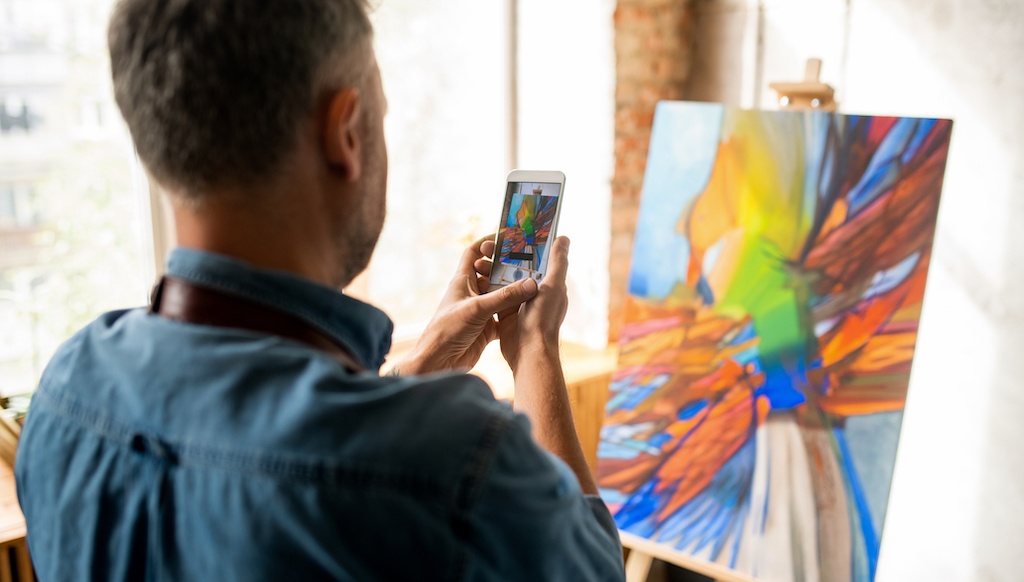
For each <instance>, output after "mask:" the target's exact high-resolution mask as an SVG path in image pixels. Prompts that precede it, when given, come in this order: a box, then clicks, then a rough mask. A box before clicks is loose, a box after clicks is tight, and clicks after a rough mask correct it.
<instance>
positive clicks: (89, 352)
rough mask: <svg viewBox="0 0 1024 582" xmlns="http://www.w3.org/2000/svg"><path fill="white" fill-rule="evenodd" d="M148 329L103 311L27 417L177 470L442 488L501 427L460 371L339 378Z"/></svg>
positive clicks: (302, 363)
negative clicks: (167, 458)
mask: <svg viewBox="0 0 1024 582" xmlns="http://www.w3.org/2000/svg"><path fill="white" fill-rule="evenodd" d="M154 319H155V318H153V317H151V316H147V314H146V313H145V312H144V311H129V312H113V313H110V314H106V315H104V316H102V317H100V318H99V319H97V320H96V321H94V322H93V323H91V324H90V325H89V326H87V327H86V328H85V329H83V330H82V331H80V332H79V333H78V334H76V335H75V336H74V337H73V338H71V339H70V340H68V342H66V343H65V344H64V345H63V346H61V348H60V349H59V350H58V351H57V353H56V354H55V356H54V358H53V360H52V361H51V363H50V365H49V366H48V368H47V371H46V373H45V374H44V378H43V382H42V384H41V391H40V393H41V394H42V395H43V398H40V399H39V401H38V404H39V407H38V408H39V409H40V412H42V411H43V410H46V411H47V414H50V415H54V414H56V415H58V416H61V417H63V418H64V420H62V421H60V422H70V423H74V424H77V425H79V426H80V427H81V428H82V429H84V430H87V431H90V432H92V433H95V434H97V435H98V436H101V437H103V436H108V437H109V436H110V435H114V436H115V437H116V436H117V435H122V436H123V435H130V434H134V433H139V432H142V433H145V434H152V436H153V437H154V438H158V439H160V440H161V441H162V442H164V443H165V444H166V445H167V446H169V447H171V448H172V449H176V450H177V451H178V454H177V459H178V460H179V462H181V463H182V464H185V465H188V464H199V465H204V466H210V467H212V468H215V469H216V470H233V471H248V470H258V471H262V472H266V471H267V470H268V467H282V468H290V469H288V470H289V471H291V473H292V474H319V473H318V472H321V473H322V472H323V471H325V470H326V471H327V472H330V471H335V472H337V471H340V472H342V473H344V472H346V471H353V470H356V471H363V470H365V469H366V468H368V467H369V468H372V471H376V472H379V473H381V474H394V475H407V474H412V473H415V474H419V475H424V476H429V477H430V479H431V480H433V481H435V482H438V483H446V484H447V483H451V482H452V480H453V479H458V478H459V477H460V476H461V475H462V474H463V473H464V471H465V470H466V466H467V463H471V462H473V460H474V459H479V458H486V457H488V456H489V455H490V454H491V452H492V451H493V448H494V447H496V446H497V444H496V440H497V439H498V438H500V435H501V433H502V432H503V431H504V430H505V429H506V428H507V427H508V425H509V424H510V423H511V422H512V420H513V419H514V417H515V414H514V413H513V412H512V410H511V407H510V406H508V405H507V404H506V403H502V402H498V401H496V400H495V399H494V396H493V394H492V392H491V390H490V388H489V387H488V386H487V384H486V383H485V382H484V381H483V380H482V379H480V378H478V377H476V376H472V375H469V374H458V373H447V374H434V375H428V376H409V377H395V376H383V377H382V376H378V375H376V374H374V373H366V374H350V373H349V372H347V371H346V370H345V369H344V367H343V366H341V365H340V364H338V363H337V362H336V361H334V360H333V359H332V358H330V357H329V356H328V355H327V354H325V353H323V352H319V351H317V350H313V349H310V348H307V347H305V346H302V345H299V344H296V343H294V342H290V341H288V340H282V339H280V338H276V337H255V336H252V334H248V335H246V334H247V332H234V331H230V330H223V331H222V330H217V329H214V328H207V329H195V326H191V327H189V326H182V325H180V324H177V323H175V322H162V321H154ZM31 416H32V415H31V414H30V417H31ZM30 420H31V419H30ZM53 420H54V421H56V420H57V419H53ZM108 440H109V439H108ZM114 440H115V441H116V440H117V439H116V438H115V439H114ZM122 440H123V439H122ZM111 444H112V445H114V446H117V445H116V442H114V443H111ZM268 459H272V460H273V462H268V461H267V460H268Z"/></svg>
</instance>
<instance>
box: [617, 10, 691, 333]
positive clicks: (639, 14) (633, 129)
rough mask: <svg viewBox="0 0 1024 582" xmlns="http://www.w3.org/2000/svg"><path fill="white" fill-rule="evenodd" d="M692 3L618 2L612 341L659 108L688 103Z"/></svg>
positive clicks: (621, 303)
mask: <svg viewBox="0 0 1024 582" xmlns="http://www.w3.org/2000/svg"><path fill="white" fill-rule="evenodd" d="M693 32H694V31H693V7H692V2H691V0H618V5H617V7H616V9H615V61H616V65H615V76H616V82H615V174H614V177H613V178H612V215H611V216H612V220H611V222H612V243H611V245H612V247H611V254H610V258H609V272H610V277H611V281H610V288H609V306H608V318H609V322H608V324H609V325H608V339H609V341H611V342H615V341H617V339H618V336H619V328H620V327H621V325H622V309H623V304H624V301H625V297H626V279H627V277H628V275H629V257H630V252H631V249H632V246H633V230H634V227H635V226H636V216H637V208H638V205H639V203H640V187H641V185H642V184H643V177H644V166H645V164H646V162H647V143H648V141H649V140H650V137H651V123H652V122H653V120H654V106H655V105H656V104H657V103H658V101H661V100H663V99H682V98H683V95H684V90H685V88H686V81H687V78H688V77H689V71H690V61H691V50H692V44H693Z"/></svg>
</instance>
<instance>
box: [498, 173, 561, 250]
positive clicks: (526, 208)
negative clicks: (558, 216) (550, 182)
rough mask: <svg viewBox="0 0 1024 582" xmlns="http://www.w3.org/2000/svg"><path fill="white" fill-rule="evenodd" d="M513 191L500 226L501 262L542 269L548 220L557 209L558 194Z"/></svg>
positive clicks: (550, 219)
mask: <svg viewBox="0 0 1024 582" xmlns="http://www.w3.org/2000/svg"><path fill="white" fill-rule="evenodd" d="M540 192H541V190H540V189H538V190H537V193H536V194H513V195H512V202H511V205H510V207H509V213H508V220H507V221H506V223H505V228H503V229H502V243H501V253H500V254H501V256H502V257H507V258H503V259H502V262H503V263H506V264H509V265H513V266H519V267H526V268H528V269H532V270H539V269H541V267H542V265H541V262H542V258H543V257H544V256H545V250H546V245H547V244H548V237H549V236H550V235H551V224H552V222H554V219H555V211H556V210H557V209H558V197H557V196H545V195H542V194H540Z"/></svg>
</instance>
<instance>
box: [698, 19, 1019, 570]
mask: <svg viewBox="0 0 1024 582" xmlns="http://www.w3.org/2000/svg"><path fill="white" fill-rule="evenodd" d="M697 6H698V14H697V27H698V31H699V32H698V40H697V48H696V54H697V55H698V56H697V59H698V60H697V63H696V66H695V70H694V76H693V81H692V82H693V86H692V90H691V93H692V95H693V97H694V98H699V99H704V100H720V101H724V102H726V103H731V104H734V105H739V104H741V101H742V99H743V96H744V95H743V93H744V91H743V88H744V83H747V84H749V83H750V82H751V79H756V78H757V77H758V76H760V81H761V83H760V86H759V87H758V89H759V91H758V92H759V93H760V96H759V99H757V100H756V101H752V102H756V103H758V104H760V105H761V106H762V107H771V106H772V104H773V103H774V95H773V93H772V92H771V91H770V90H769V89H768V88H767V83H769V82H772V81H792V80H799V79H800V77H801V76H802V72H803V63H804V61H805V60H806V59H807V58H808V57H822V58H824V68H823V71H822V78H823V80H824V81H825V82H828V83H830V84H832V85H833V86H834V87H835V88H836V89H837V97H838V98H839V100H840V110H841V111H843V112H847V113H866V114H885V115H910V116H936V117H950V118H953V119H954V120H955V124H954V128H953V138H952V145H951V149H950V154H949V164H948V166H947V170H946V181H945V187H944V191H943V199H942V205H941V209H940V214H939V229H938V233H937V235H936V242H935V254H934V260H933V263H932V269H931V275H930V278H929V281H928V291H927V295H926V297H925V308H924V314H923V316H922V321H921V333H920V337H919V341H918V347H917V353H916V357H915V363H914V370H913V374H912V379H911V386H910V394H909V396H908V400H907V409H906V416H905V420H904V424H903V434H902V437H901V443H900V450H899V454H898V458H897V463H896V471H895V475H894V479H893V489H892V496H891V498H890V504H889V513H888V518H887V521H886V524H885V532H884V536H883V540H882V550H881V557H880V561H879V567H878V576H877V580H878V581H880V582H896V581H898V582H914V581H922V582H924V581H928V582H931V581H935V580H942V581H944V582H945V581H949V582H960V581H963V582H968V581H970V582H997V581H998V582H1003V581H1007V582H1008V581H1011V580H1022V579H1024V574H1022V572H1024V421H1022V419H1021V418H1020V417H1019V414H1018V413H1019V411H1022V410H1024V380H1022V378H1024V375H1022V374H1021V369H1020V364H1019V362H1021V361H1024V228H1022V227H1021V224H1024V185H1022V184H1024V135H1022V133H1024V64H1022V63H1021V61H1022V59H1024V2H1020V1H1015V0H987V1H984V2H977V1H972V0H849V1H848V2H846V1H844V0H762V2H761V3H760V8H759V7H758V3H757V2H753V3H752V4H751V3H748V2H747V1H744V0H703V1H699V2H698V5H697ZM751 19H753V20H751ZM751 24H754V26H751ZM758 30H760V39H761V44H760V50H759V51H758V52H756V53H750V52H749V51H748V52H746V53H745V52H744V49H743V47H744V46H747V47H749V46H751V44H750V41H751V39H750V38H749V35H750V34H752V33H751V31H754V32H753V34H756V33H757V31H758ZM754 40H756V38H755V39H754ZM745 41H746V44H745ZM755 45H756V43H755ZM751 54H753V58H751V56H750V55H751Z"/></svg>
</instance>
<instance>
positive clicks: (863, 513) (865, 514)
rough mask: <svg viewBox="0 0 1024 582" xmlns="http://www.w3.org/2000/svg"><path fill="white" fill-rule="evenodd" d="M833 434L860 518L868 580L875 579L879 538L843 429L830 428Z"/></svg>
mask: <svg viewBox="0 0 1024 582" xmlns="http://www.w3.org/2000/svg"><path fill="white" fill-rule="evenodd" d="M832 432H833V434H834V435H835V439H836V444H837V445H838V446H839V454H840V455H841V456H842V462H843V467H844V468H845V469H846V479H847V483H848V484H849V486H850V493H851V494H852V495H853V499H854V503H855V504H856V507H857V515H858V517H859V520H860V530H861V533H862V534H863V535H864V545H865V546H866V548H867V553H868V570H869V574H870V576H869V578H868V579H869V580H874V579H875V569H876V568H877V567H878V549H879V539H878V535H877V534H876V533H875V527H874V526H873V525H872V523H871V510H870V508H869V506H868V500H867V497H866V496H865V495H864V488H863V487H862V486H861V483H860V479H859V478H858V476H857V469H856V467H854V465H853V456H852V455H851V454H850V447H849V446H847V444H846V434H845V431H844V430H843V429H842V428H840V427H834V428H833V429H832Z"/></svg>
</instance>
